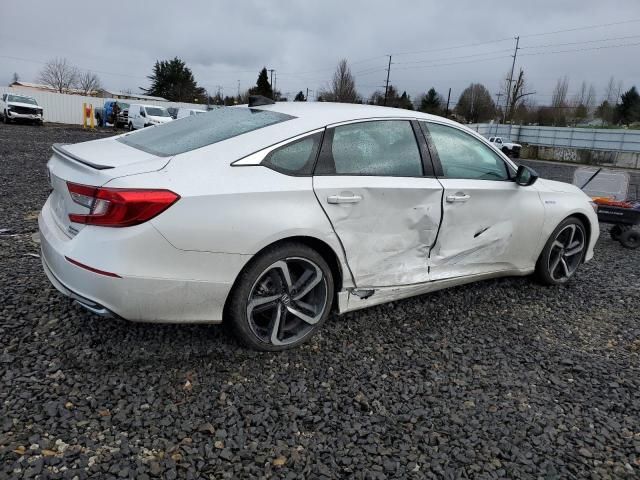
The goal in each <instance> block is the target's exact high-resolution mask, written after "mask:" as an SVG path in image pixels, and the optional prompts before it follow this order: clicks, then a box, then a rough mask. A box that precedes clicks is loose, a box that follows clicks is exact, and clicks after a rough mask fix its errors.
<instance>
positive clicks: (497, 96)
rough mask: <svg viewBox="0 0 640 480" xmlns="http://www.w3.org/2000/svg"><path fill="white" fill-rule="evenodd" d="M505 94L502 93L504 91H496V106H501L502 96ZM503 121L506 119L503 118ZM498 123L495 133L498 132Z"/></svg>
mask: <svg viewBox="0 0 640 480" xmlns="http://www.w3.org/2000/svg"><path fill="white" fill-rule="evenodd" d="M503 95H504V93H502V92H498V93H496V107H498V108H500V97H502V96H503ZM503 118H504V117H503ZM503 122H504V120H503ZM498 123H499V122H498ZM498 123H496V133H495V135H497V134H498Z"/></svg>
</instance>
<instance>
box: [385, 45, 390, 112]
mask: <svg viewBox="0 0 640 480" xmlns="http://www.w3.org/2000/svg"><path fill="white" fill-rule="evenodd" d="M387 57H389V66H388V67H387V81H386V82H385V84H384V105H385V106H386V105H387V93H389V74H390V73H391V55H387Z"/></svg>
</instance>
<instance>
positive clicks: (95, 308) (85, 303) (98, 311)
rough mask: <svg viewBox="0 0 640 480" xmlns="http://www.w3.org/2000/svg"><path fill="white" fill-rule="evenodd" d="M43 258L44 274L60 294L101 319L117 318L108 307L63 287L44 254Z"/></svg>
mask: <svg viewBox="0 0 640 480" xmlns="http://www.w3.org/2000/svg"><path fill="white" fill-rule="evenodd" d="M41 258H42V268H43V269H44V273H45V274H46V275H47V278H48V279H49V281H50V282H51V285H53V286H54V287H56V289H57V290H58V291H59V292H60V293H62V294H64V295H66V296H67V297H69V298H71V299H72V300H75V302H76V303H77V304H78V305H80V306H81V307H84V308H85V309H87V310H89V311H90V312H91V313H93V314H95V315H99V316H101V317H115V316H117V315H115V314H114V313H113V312H112V311H110V310H109V309H107V308H106V307H103V306H102V305H100V304H98V303H95V302H93V301H92V300H89V299H88V298H84V297H83V296H82V295H79V294H77V293H76V292H74V291H72V290H71V289H70V288H67V287H66V286H65V285H63V283H62V282H61V281H60V280H58V279H57V278H56V276H55V275H54V274H53V272H52V271H51V268H49V265H47V261H46V259H45V256H44V254H42V255H41Z"/></svg>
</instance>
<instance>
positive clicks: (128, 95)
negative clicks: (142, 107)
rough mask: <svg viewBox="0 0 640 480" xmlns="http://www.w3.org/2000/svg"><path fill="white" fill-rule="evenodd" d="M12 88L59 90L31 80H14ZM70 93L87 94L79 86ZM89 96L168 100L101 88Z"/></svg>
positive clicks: (56, 91) (68, 90)
mask: <svg viewBox="0 0 640 480" xmlns="http://www.w3.org/2000/svg"><path fill="white" fill-rule="evenodd" d="M9 87H10V88H15V89H16V90H20V91H22V92H23V93H24V92H25V91H31V92H50V93H58V90H56V89H55V88H53V87H51V86H49V85H43V84H41V83H30V82H23V81H18V82H13V83H11V84H10V85H9ZM64 93H66V94H68V95H85V93H84V92H83V91H82V90H80V89H78V88H68V89H67V90H65V92H64ZM88 96H89V97H102V98H117V99H121V100H141V101H149V102H167V101H168V100H167V99H166V98H162V97H152V96H150V95H142V94H137V93H131V92H118V91H111V90H106V89H100V90H97V91H95V92H90V93H89V95H88Z"/></svg>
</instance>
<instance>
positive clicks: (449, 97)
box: [444, 87, 451, 117]
mask: <svg viewBox="0 0 640 480" xmlns="http://www.w3.org/2000/svg"><path fill="white" fill-rule="evenodd" d="M449 100H451V87H449V95H447V109H446V110H445V112H444V116H445V117H448V116H449Z"/></svg>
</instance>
